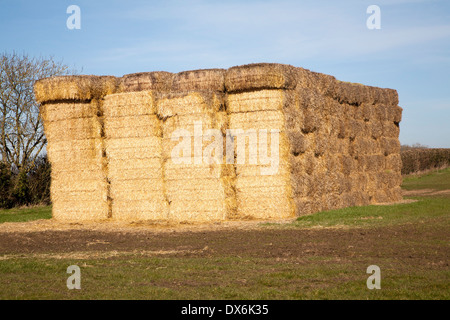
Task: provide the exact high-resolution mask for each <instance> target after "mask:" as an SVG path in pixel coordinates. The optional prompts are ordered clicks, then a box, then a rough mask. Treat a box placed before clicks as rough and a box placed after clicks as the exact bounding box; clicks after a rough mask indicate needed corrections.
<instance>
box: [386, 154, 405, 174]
mask: <svg viewBox="0 0 450 320" xmlns="http://www.w3.org/2000/svg"><path fill="white" fill-rule="evenodd" d="M384 168H385V169H386V170H393V171H396V172H400V171H401V169H402V157H401V156H400V154H398V153H395V154H390V155H388V156H386V157H385V166H384Z"/></svg>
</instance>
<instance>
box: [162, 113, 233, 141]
mask: <svg viewBox="0 0 450 320" xmlns="http://www.w3.org/2000/svg"><path fill="white" fill-rule="evenodd" d="M227 121H228V119H227V114H226V112H217V113H215V114H214V115H210V114H202V113H193V114H185V115H176V116H173V117H171V118H168V119H167V120H166V121H165V122H164V124H163V126H162V128H163V136H164V137H165V138H171V137H172V136H173V134H174V132H175V131H176V130H179V129H182V130H186V131H187V132H189V135H191V136H194V135H195V130H194V129H195V127H196V126H197V127H200V126H201V130H202V132H201V134H203V135H206V133H207V130H209V129H218V130H220V131H221V132H222V133H223V134H225V132H226V128H227ZM199 125H200V126H199ZM176 133H177V135H178V132H176Z"/></svg>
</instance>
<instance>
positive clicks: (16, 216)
mask: <svg viewBox="0 0 450 320" xmlns="http://www.w3.org/2000/svg"><path fill="white" fill-rule="evenodd" d="M51 217H52V207H51V206H36V207H31V208H13V209H0V223H3V222H25V221H33V220H39V219H50V218H51Z"/></svg>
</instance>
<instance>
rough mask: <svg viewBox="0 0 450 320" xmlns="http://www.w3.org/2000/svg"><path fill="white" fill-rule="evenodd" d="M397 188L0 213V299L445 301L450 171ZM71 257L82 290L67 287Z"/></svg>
mask: <svg viewBox="0 0 450 320" xmlns="http://www.w3.org/2000/svg"><path fill="white" fill-rule="evenodd" d="M403 189H404V197H405V199H406V201H404V203H399V204H393V205H379V206H366V207H353V208H346V209H341V210H334V211H328V212H321V213H317V214H314V215H310V216H304V217H300V218H298V219H296V220H294V221H280V222H277V223H274V222H272V223H264V222H259V221H244V222H242V221H241V222H227V223H221V224H212V225H181V226H172V225H148V224H139V223H137V224H132V225H115V224H108V223H102V224H99V225H89V224H70V225H60V224H58V223H57V222H54V221H52V220H48V218H49V217H50V211H51V208H50V207H40V208H39V207H35V208H30V209H21V210H9V211H0V299H449V298H450V268H449V255H450V247H449V240H450V239H449V235H450V232H449V225H450V168H448V169H444V170H440V171H437V172H434V173H429V174H426V175H422V176H417V175H414V176H408V177H406V178H405V179H404V182H403ZM35 219H40V220H35ZM29 220H34V221H29ZM70 265H78V266H79V267H80V269H81V289H80V290H68V289H67V287H66V281H67V278H68V277H69V274H67V273H66V269H67V267H68V266H70ZM369 265H377V266H379V267H380V269H381V289H380V290H376V289H374V290H369V289H368V288H367V286H366V280H367V278H368V277H369V276H370V274H367V273H366V270H367V267H368V266H369Z"/></svg>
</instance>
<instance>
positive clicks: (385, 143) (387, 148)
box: [380, 137, 400, 156]
mask: <svg viewBox="0 0 450 320" xmlns="http://www.w3.org/2000/svg"><path fill="white" fill-rule="evenodd" d="M380 146H381V149H382V151H383V152H384V155H385V156H387V155H390V154H399V153H400V141H398V139H396V138H387V137H382V138H380Z"/></svg>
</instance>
